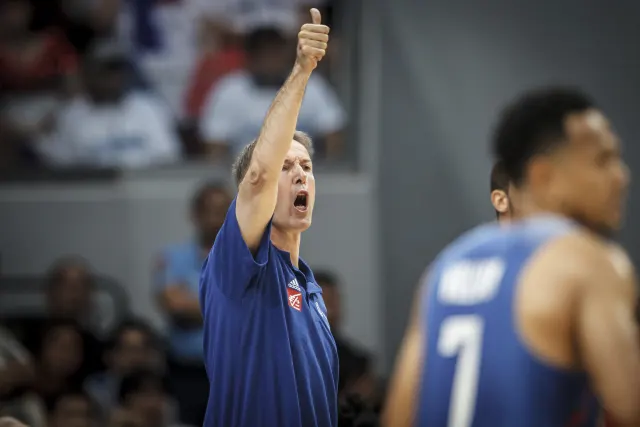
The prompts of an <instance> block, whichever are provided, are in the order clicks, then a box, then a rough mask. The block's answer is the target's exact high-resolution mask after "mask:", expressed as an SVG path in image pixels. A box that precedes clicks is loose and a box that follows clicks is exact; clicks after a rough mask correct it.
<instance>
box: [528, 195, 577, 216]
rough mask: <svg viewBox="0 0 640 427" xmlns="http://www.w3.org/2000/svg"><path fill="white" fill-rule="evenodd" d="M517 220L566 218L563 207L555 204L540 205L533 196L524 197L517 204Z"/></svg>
mask: <svg viewBox="0 0 640 427" xmlns="http://www.w3.org/2000/svg"><path fill="white" fill-rule="evenodd" d="M517 206H518V211H517V215H516V216H517V219H526V218H531V217H534V216H540V215H558V216H566V214H565V213H564V211H563V210H562V208H561V206H556V205H555V204H553V203H538V202H537V201H536V200H534V198H533V197H531V196H522V197H521V198H520V200H518V203H517Z"/></svg>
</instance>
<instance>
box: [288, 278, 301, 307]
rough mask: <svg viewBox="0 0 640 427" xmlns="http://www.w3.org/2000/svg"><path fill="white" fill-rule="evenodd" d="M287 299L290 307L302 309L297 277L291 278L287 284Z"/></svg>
mask: <svg viewBox="0 0 640 427" xmlns="http://www.w3.org/2000/svg"><path fill="white" fill-rule="evenodd" d="M287 299H288V300H289V306H290V307H291V308H293V309H295V310H298V311H302V290H301V289H300V285H299V284H298V280H297V279H293V280H292V281H290V282H289V283H288V284H287Z"/></svg>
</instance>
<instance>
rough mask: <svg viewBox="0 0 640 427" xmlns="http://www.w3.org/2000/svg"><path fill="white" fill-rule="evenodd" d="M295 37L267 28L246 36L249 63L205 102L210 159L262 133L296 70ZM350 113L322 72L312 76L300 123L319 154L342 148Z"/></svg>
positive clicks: (332, 155) (227, 153)
mask: <svg viewBox="0 0 640 427" xmlns="http://www.w3.org/2000/svg"><path fill="white" fill-rule="evenodd" d="M291 40H292V39H290V38H289V37H287V35H285V34H284V33H282V32H281V31H280V30H278V29H276V28H267V27H261V28H256V29H254V30H253V31H251V32H250V33H249V34H248V35H247V37H246V46H245V48H246V55H247V67H246V69H245V70H242V71H238V72H235V73H232V74H230V75H228V76H227V77H225V78H223V79H222V80H220V81H219V82H218V84H217V85H216V86H215V87H214V88H213V90H212V91H211V92H210V93H209V95H208V98H207V100H206V101H205V104H204V108H203V112H202V116H201V123H200V133H201V136H202V138H203V140H204V141H205V143H206V146H207V152H208V155H209V157H210V158H213V159H216V160H219V159H224V158H225V157H228V156H234V157H235V155H236V154H237V153H238V152H239V151H240V150H241V149H242V147H244V146H245V145H246V144H247V143H249V142H250V141H251V140H252V139H254V138H256V137H257V136H258V133H259V131H260V127H261V125H262V121H263V119H264V116H265V114H266V112H267V109H268V108H269V105H270V104H271V102H272V101H273V98H274V97H275V95H276V93H277V91H278V89H279V88H280V87H281V86H282V84H283V83H284V81H285V79H286V78H287V75H288V73H289V71H290V69H289V64H290V63H291V56H292V55H294V54H295V44H293V43H291V42H290V41H291ZM345 121H346V117H345V113H344V110H343V109H342V106H341V105H340V102H339V100H338V97H337V96H336V94H335V92H334V90H333V88H332V87H331V86H330V85H329V84H328V83H327V82H326V80H324V78H323V77H322V76H321V75H318V74H314V75H313V76H312V77H311V79H310V80H309V84H308V85H307V90H306V93H305V97H304V100H303V102H302V108H301V110H300V116H299V118H298V126H297V128H298V129H300V130H302V131H305V132H307V133H309V134H310V135H311V136H312V137H313V138H314V146H315V148H316V150H317V154H318V155H319V157H325V158H328V159H335V158H338V157H340V155H341V153H342V148H343V147H342V145H343V138H342V131H343V128H344V126H345Z"/></svg>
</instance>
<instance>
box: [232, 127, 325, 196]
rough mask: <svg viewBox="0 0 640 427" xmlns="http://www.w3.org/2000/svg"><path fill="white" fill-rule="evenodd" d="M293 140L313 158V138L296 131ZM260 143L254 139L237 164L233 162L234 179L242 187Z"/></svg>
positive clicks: (239, 157) (242, 152)
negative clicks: (241, 184)
mask: <svg viewBox="0 0 640 427" xmlns="http://www.w3.org/2000/svg"><path fill="white" fill-rule="evenodd" d="M293 140H294V141H297V142H299V143H300V144H302V145H303V146H304V148H306V149H307V152H308V153H309V156H313V142H312V141H311V137H310V136H309V135H308V134H306V133H305V132H302V131H299V130H297V131H295V132H294V134H293ZM257 143H258V140H257V139H254V140H253V141H251V142H250V143H249V144H247V145H246V146H245V147H244V148H243V149H242V151H241V152H240V155H239V156H238V157H237V158H236V160H235V162H233V168H232V173H233V179H234V180H235V183H236V185H240V183H241V182H242V180H243V179H244V176H245V175H246V174H247V171H248V170H249V165H250V164H251V158H252V157H253V151H254V150H255V148H256V144H257Z"/></svg>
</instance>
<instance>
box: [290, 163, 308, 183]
mask: <svg viewBox="0 0 640 427" xmlns="http://www.w3.org/2000/svg"><path fill="white" fill-rule="evenodd" d="M293 182H294V183H295V184H306V183H307V173H306V172H305V171H304V169H302V167H301V166H300V164H298V163H296V165H295V166H294V170H293Z"/></svg>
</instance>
